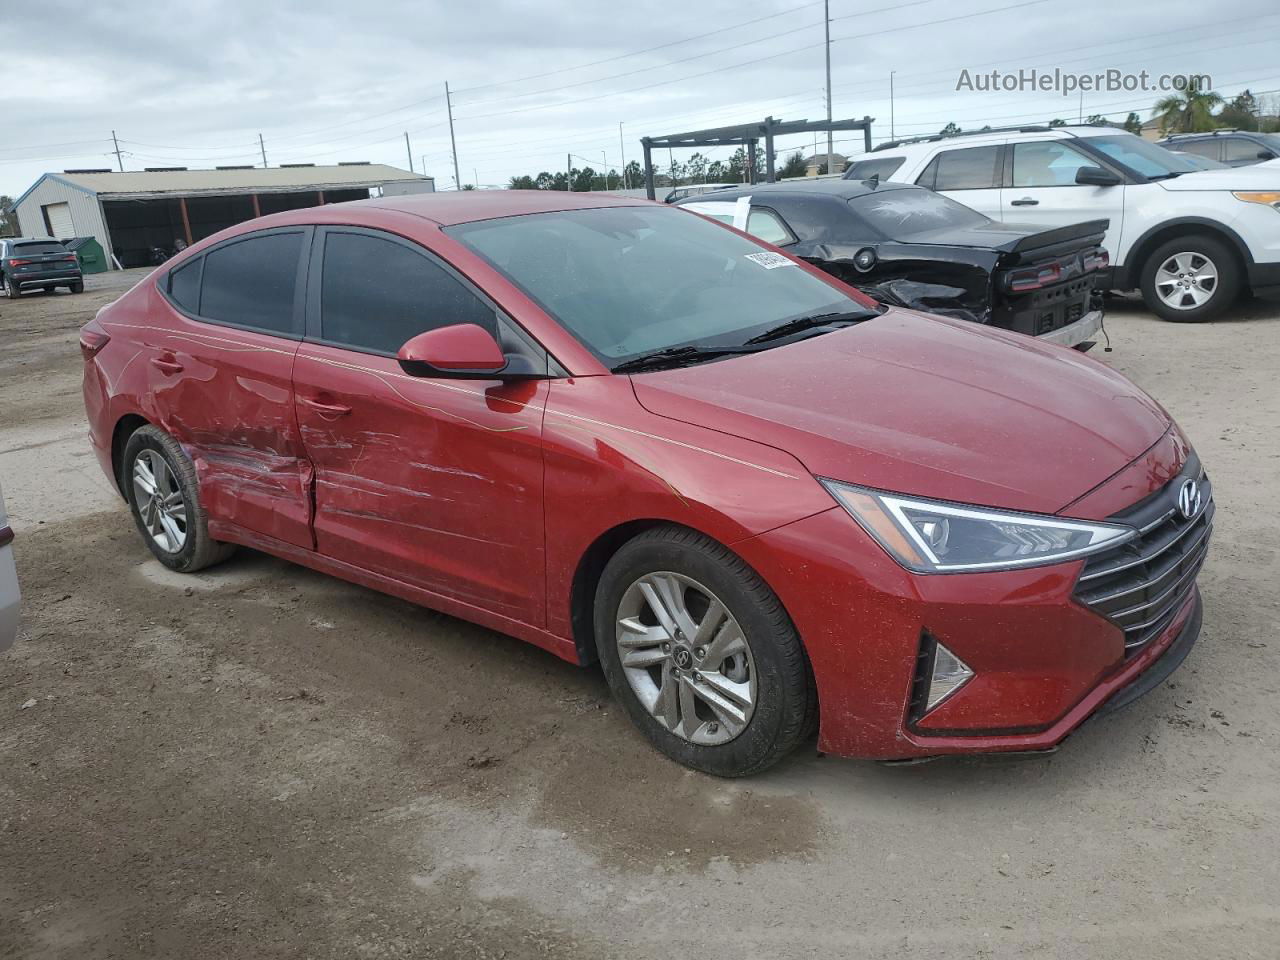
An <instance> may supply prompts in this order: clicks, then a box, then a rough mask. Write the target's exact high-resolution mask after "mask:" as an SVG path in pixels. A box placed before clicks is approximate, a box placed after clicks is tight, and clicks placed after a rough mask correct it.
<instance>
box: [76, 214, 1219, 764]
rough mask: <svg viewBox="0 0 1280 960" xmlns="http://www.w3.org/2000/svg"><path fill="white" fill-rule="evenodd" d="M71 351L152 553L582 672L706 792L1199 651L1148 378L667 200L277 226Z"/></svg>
mask: <svg viewBox="0 0 1280 960" xmlns="http://www.w3.org/2000/svg"><path fill="white" fill-rule="evenodd" d="M81 347H82V350H83V352H84V356H85V374H84V395H85V403H86V406H87V408H88V413H89V421H90V430H91V437H92V441H93V446H94V448H95V450H96V451H97V454H98V457H99V459H100V460H101V462H102V466H103V468H104V469H105V470H106V471H107V473H108V475H109V476H110V477H111V479H112V481H113V482H114V483H115V484H116V486H117V487H118V488H119V490H120V493H121V494H122V495H123V496H124V498H125V499H126V501H127V502H128V504H129V506H130V508H131V509H132V511H133V514H134V517H135V519H136V521H137V525H138V529H139V531H141V533H142V536H143V538H144V540H145V541H146V543H147V545H148V546H149V547H150V548H151V551H152V552H153V553H154V554H155V555H156V557H158V558H159V559H160V561H161V562H163V563H164V564H166V565H167V566H169V567H171V568H172V569H174V570H180V571H193V570H198V569H200V568H201V567H205V566H208V565H209V564H212V563H215V562H217V561H219V560H222V559H224V558H225V557H227V556H228V555H229V554H230V553H231V551H232V550H233V549H234V545H237V544H239V545H244V546H248V547H252V548H254V549H257V550H262V551H265V552H267V553H271V554H275V555H276V556H279V557H284V558H286V559H288V560H291V561H294V562H296V563H300V564H304V565H306V566H308V567H312V568H315V569H317V570H321V571H325V572H327V573H331V574H333V575H335V576H338V577H342V578H344V579H347V580H351V581H354V582H356V583H360V584H364V585H366V586H368V587H372V588H374V589H377V590H382V591H385V592H387V593H391V594H395V595H397V596H400V597H403V598H406V599H408V600H411V601H414V602H417V603H421V604H423V605H426V606H430V607H433V608H436V609H438V610H443V611H445V612H448V613H451V614H454V615H456V616H459V617H463V618H466V619H468V620H472V621H475V622H476V623H479V624H483V625H485V626H487V627H491V628H493V629H495V630H501V631H504V632H506V633H510V634H514V635H516V636H518V637H521V638H523V639H525V640H528V641H531V642H532V643H536V644H538V645H539V646H541V647H544V648H546V649H547V650H550V651H551V652H553V653H555V654H557V655H558V656H561V657H563V658H565V659H566V660H570V661H573V662H575V663H584V664H585V663H590V662H593V661H595V660H597V659H598V660H599V661H600V663H601V666H602V667H603V669H604V673H605V675H606V676H607V678H608V680H609V683H610V685H611V686H612V688H613V691H614V693H615V694H616V696H617V697H618V699H619V700H620V701H621V702H622V704H623V705H624V706H625V707H626V710H627V713H628V714H629V715H630V717H631V719H632V720H633V721H634V722H635V724H636V725H637V726H638V727H639V728H640V730H641V731H643V733H644V734H645V736H647V737H648V738H649V739H650V740H651V741H652V742H653V743H654V745H656V746H657V747H658V748H659V749H660V750H662V751H663V752H665V753H666V754H668V755H669V756H671V757H673V758H674V759H676V760H678V761H680V762H681V763H685V764H688V765H689V766H692V767H695V768H697V769H700V770H706V771H709V772H711V773H716V774H721V775H727V776H733V775H742V774H748V773H752V772H754V771H758V770H761V769H763V768H764V767H767V766H768V765H769V764H771V763H773V762H774V761H776V760H778V759H779V758H780V757H782V756H783V755H784V754H786V753H787V751H789V750H791V749H792V748H793V747H794V746H795V745H796V744H797V743H798V742H799V741H800V740H801V739H802V738H804V737H805V736H806V734H807V733H809V732H810V731H811V730H812V728H813V725H814V724H815V723H816V724H817V725H818V729H819V746H820V748H821V749H823V750H826V751H829V752H832V753H837V754H843V755H847V756H856V757H874V758H882V759H890V758H892V759H903V758H915V757H927V756H933V755H938V754H948V753H961V752H969V751H1010V750H1042V749H1048V748H1051V747H1053V746H1054V745H1056V744H1057V743H1058V742H1059V741H1060V740H1062V739H1063V737H1065V736H1066V735H1067V734H1069V733H1070V732H1071V731H1072V730H1073V729H1074V728H1075V727H1077V726H1078V725H1079V724H1080V723H1081V722H1082V721H1083V720H1084V719H1085V718H1087V717H1088V716H1089V715H1091V714H1092V713H1094V712H1096V711H1098V710H1099V709H1105V708H1110V707H1112V706H1115V705H1117V704H1119V703H1123V702H1127V701H1128V700H1130V699H1133V698H1134V697H1135V696H1137V695H1139V694H1140V693H1142V692H1144V691H1145V690H1147V689H1150V688H1151V687H1152V686H1154V685H1156V684H1157V683H1159V682H1160V681H1161V680H1162V679H1163V678H1164V677H1165V676H1167V675H1168V674H1169V673H1170V672H1171V671H1172V670H1173V669H1174V668H1175V667H1176V666H1177V664H1178V663H1179V662H1180V661H1181V660H1182V658H1183V657H1184V656H1185V655H1186V653H1187V650H1188V648H1189V647H1190V646H1191V644H1193V643H1194V642H1195V639H1196V636H1197V634H1198V632H1199V626H1200V601H1199V594H1198V592H1197V589H1196V585H1195V578H1196V574H1197V572H1198V570H1199V568H1200V566H1201V564H1202V562H1203V560H1204V556H1205V552H1206V550H1207V548H1208V539H1209V533H1210V528H1211V524H1212V517H1213V504H1212V499H1211V493H1210V487H1209V483H1208V480H1207V479H1206V478H1205V476H1204V473H1203V471H1202V469H1201V466H1200V463H1199V461H1198V460H1197V458H1196V456H1195V454H1194V453H1193V452H1192V450H1191V448H1190V446H1189V444H1188V443H1187V441H1186V440H1185V438H1184V437H1183V436H1182V434H1181V433H1180V431H1179V430H1178V428H1177V426H1176V425H1175V424H1174V423H1173V422H1172V421H1171V420H1170V418H1169V416H1168V414H1166V413H1165V411H1164V410H1163V409H1162V408H1161V407H1160V406H1159V405H1158V404H1157V403H1155V402H1154V401H1153V400H1151V399H1150V398H1149V397H1147V396H1146V394H1144V393H1143V392H1142V391H1141V390H1139V389H1137V388H1136V387H1135V386H1133V385H1132V384H1131V383H1129V382H1128V381H1127V380H1125V379H1124V378H1123V377H1121V376H1120V375H1119V374H1117V373H1115V372H1114V371H1112V370H1110V369H1109V368H1108V367H1106V366H1104V365H1103V364H1101V363H1097V362H1094V361H1092V360H1090V359H1088V358H1087V357H1084V356H1081V355H1080V354H1079V353H1077V352H1075V351H1071V350H1067V349H1063V348H1058V347H1054V346H1049V345H1045V344H1041V343H1038V342H1036V341H1035V340H1032V339H1030V338H1025V337H1022V336H1020V335H1018V334H1013V333H1004V332H1001V331H997V330H991V329H987V328H983V327H980V326H977V325H975V324H972V323H966V322H961V321H953V320H948V319H943V318H940V317H933V316H927V315H923V314H920V313H915V312H912V311H908V310H900V309H884V308H881V307H880V306H878V305H877V304H876V303H874V302H873V301H871V300H868V299H867V298H866V297H864V296H862V295H861V294H859V293H857V292H855V291H854V290H852V289H851V288H849V287H846V286H844V285H842V284H841V283H840V282H838V281H837V280H835V279H833V278H832V277H830V276H828V275H826V274H824V273H822V272H821V271H819V270H817V269H814V268H812V267H810V266H808V265H807V264H804V263H801V262H799V261H797V260H795V259H792V258H790V257H788V256H786V255H784V254H782V253H780V252H778V251H777V250H775V249H774V248H772V247H768V246H765V245H762V244H760V243H758V242H757V241H755V240H753V239H751V238H750V237H748V236H746V235H744V234H741V233H738V232H737V231H734V230H732V229H730V228H728V227H724V226H722V225H719V224H716V223H712V222H710V221H707V220H704V219H702V218H700V217H697V216H694V215H691V214H690V213H688V212H686V211H683V210H676V209H671V208H667V207H663V206H659V205H655V204H649V203H644V202H636V201H629V200H624V199H619V198H616V197H608V196H598V195H581V194H563V193H561V194H557V193H543V192H527V193H526V192H508V191H495V192H477V193H460V194H452V195H443V196H442V195H429V196H419V197H403V198H396V199H382V200H370V201H363V202H359V203H350V204H340V205H335V206H326V207H319V208H315V209H309V210H298V211H294V212H290V213H283V214H278V215H274V216H270V217H264V218H262V219H258V220H253V221H251V222H248V223H244V224H240V225H239V226H236V227H233V228H231V229H230V230H226V231H223V232H222V233H219V234H217V235H215V236H212V237H209V238H208V239H206V240H204V241H202V242H200V243H197V244H196V245H194V246H192V247H191V248H190V249H188V250H186V251H184V252H183V253H182V254H180V255H179V256H177V257H175V258H174V259H172V260H170V261H169V262H168V263H166V264H165V265H164V266H163V267H162V268H161V269H159V270H157V271H155V272H154V273H153V274H151V275H150V276H149V277H148V278H147V279H146V280H144V281H143V282H141V283H140V284H138V286H136V287H135V288H134V289H133V290H131V291H130V292H129V293H127V294H126V295H125V296H124V297H122V298H121V299H120V300H118V301H116V302H115V303H113V304H111V305H110V306H108V307H105V308H104V309H103V310H102V311H101V312H99V314H98V315H97V317H96V318H95V319H94V320H93V321H91V322H90V323H89V324H88V325H87V326H86V327H85V328H84V330H83V332H82V337H81Z"/></svg>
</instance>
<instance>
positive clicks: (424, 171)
mask: <svg viewBox="0 0 1280 960" xmlns="http://www.w3.org/2000/svg"><path fill="white" fill-rule="evenodd" d="M418 161H419V162H420V163H421V164H422V175H423V176H424V177H425V176H426V175H427V155H426V154H425V153H424V154H423V155H422V156H421V157H419V158H418Z"/></svg>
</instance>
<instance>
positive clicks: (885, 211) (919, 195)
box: [849, 189, 991, 240]
mask: <svg viewBox="0 0 1280 960" xmlns="http://www.w3.org/2000/svg"><path fill="white" fill-rule="evenodd" d="M849 206H850V208H852V210H853V212H854V213H856V214H857V215H858V216H860V217H861V218H862V219H863V220H865V221H866V222H867V223H868V224H870V225H871V226H872V227H873V228H874V229H875V230H877V231H879V232H880V233H882V234H884V235H885V236H886V237H888V238H889V239H890V240H902V239H904V238H905V237H908V236H910V235H911V234H915V233H923V232H924V231H926V230H942V229H945V228H948V227H979V226H982V225H983V224H987V223H990V222H991V219H990V218H989V217H986V216H984V215H983V214H981V213H978V211H977V210H971V209H969V208H968V207H966V206H965V205H964V204H963V203H957V202H956V201H955V200H952V199H951V198H950V197H944V196H943V195H942V194H940V193H934V192H933V191H932V190H919V189H902V190H887V191H885V192H883V193H880V192H876V193H867V194H863V195H862V196H860V197H854V198H853V199H852V200H850V201H849Z"/></svg>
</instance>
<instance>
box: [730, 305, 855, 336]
mask: <svg viewBox="0 0 1280 960" xmlns="http://www.w3.org/2000/svg"><path fill="white" fill-rule="evenodd" d="M874 316H875V314H874V313H872V312H871V311H870V310H858V311H851V312H845V313H815V314H811V315H810V316H807V317H796V318H795V319H794V320H788V321H787V322H786V323H780V324H778V326H776V327H772V328H770V329H768V330H766V331H765V332H764V333H758V334H756V335H755V336H754V337H752V338H751V339H750V340H748V341H747V343H766V342H768V341H769V340H778V339H781V338H782V337H789V336H791V334H793V333H800V332H801V331H804V330H809V329H811V328H813V327H826V326H830V325H831V324H833V323H861V322H862V321H863V320H870V319H871V318H872V317H874Z"/></svg>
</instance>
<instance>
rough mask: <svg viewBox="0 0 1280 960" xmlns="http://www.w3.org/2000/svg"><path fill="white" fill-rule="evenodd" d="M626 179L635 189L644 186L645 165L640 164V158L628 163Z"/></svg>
mask: <svg viewBox="0 0 1280 960" xmlns="http://www.w3.org/2000/svg"><path fill="white" fill-rule="evenodd" d="M626 179H627V183H628V184H629V185H630V186H631V189H633V190H637V189H639V188H640V187H643V186H644V167H642V166H640V162H639V161H638V160H632V161H631V162H630V163H628V164H627V170H626Z"/></svg>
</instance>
